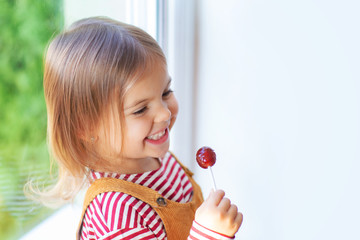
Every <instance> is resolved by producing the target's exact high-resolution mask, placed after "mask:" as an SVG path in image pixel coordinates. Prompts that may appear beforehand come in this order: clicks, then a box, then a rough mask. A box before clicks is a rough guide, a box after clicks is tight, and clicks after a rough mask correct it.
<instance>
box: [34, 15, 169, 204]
mask: <svg viewBox="0 0 360 240" xmlns="http://www.w3.org/2000/svg"><path fill="white" fill-rule="evenodd" d="M154 59H156V60H161V61H162V62H163V63H165V64H166V60H165V56H164V54H163V52H162V50H161V48H160V47H159V45H158V44H157V42H156V41H155V40H154V39H153V38H152V37H151V36H150V35H149V34H147V33H146V32H144V31H143V30H141V29H139V28H137V27H134V26H131V25H128V24H124V23H120V22H117V21H115V20H112V19H108V18H100V17H95V18H87V19H83V20H80V21H78V22H75V23H74V24H73V25H71V26H70V28H69V29H68V30H66V31H64V32H63V33H61V34H59V35H58V36H56V37H55V38H54V39H53V40H52V41H51V42H50V44H49V46H48V49H47V53H46V56H45V68H44V93H45V101H46V106H47V116H48V130H47V131H48V145H49V151H50V153H51V157H52V159H54V160H55V161H56V163H57V164H58V170H59V175H58V179H57V183H56V184H55V185H54V186H52V187H51V188H50V189H48V190H47V191H44V192H41V193H39V192H38V193H39V194H40V196H41V199H42V201H43V202H45V204H46V203H56V202H59V201H57V200H58V199H61V200H62V201H65V202H67V201H69V200H72V199H73V198H74V197H75V196H76V194H77V193H78V191H79V190H80V189H81V188H82V187H83V186H84V183H85V182H87V181H85V180H86V178H87V177H88V175H89V168H90V167H91V166H92V165H93V164H94V163H96V160H97V159H98V158H99V156H98V154H97V153H96V152H94V151H93V150H92V148H91V142H90V136H89V135H90V134H91V132H92V131H93V130H94V129H95V128H96V127H97V125H98V124H99V122H100V121H101V120H102V117H103V114H104V111H105V110H106V109H108V108H109V106H110V105H112V104H114V103H113V102H114V99H116V103H115V104H116V106H117V109H118V111H119V116H120V118H121V117H122V116H123V113H122V110H123V103H122V99H123V97H124V94H125V93H126V91H127V89H129V88H130V87H131V86H132V84H134V82H135V81H136V79H137V78H138V77H139V76H140V75H141V74H142V73H143V72H144V71H145V69H146V68H149V65H151V64H152V62H153V61H154ZM87 139H88V140H87Z"/></svg>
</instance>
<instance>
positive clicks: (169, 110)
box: [109, 64, 178, 159]
mask: <svg viewBox="0 0 360 240" xmlns="http://www.w3.org/2000/svg"><path fill="white" fill-rule="evenodd" d="M170 83H171V80H170V77H169V74H168V72H167V68H166V67H165V66H164V64H154V66H153V67H152V68H151V69H149V70H147V71H146V72H145V73H144V74H143V75H142V77H141V78H140V79H139V80H137V82H136V83H135V84H134V85H133V86H132V87H131V88H130V89H129V90H128V92H127V93H126V95H125V97H124V130H125V131H124V132H123V133H122V134H120V135H122V137H121V136H119V135H115V134H114V133H112V132H111V131H110V133H109V134H110V137H111V138H112V139H113V140H112V141H110V142H111V144H110V145H112V147H111V148H112V151H115V154H117V153H120V151H121V156H123V158H124V159H141V158H147V157H154V158H159V157H163V156H164V155H165V153H166V152H167V151H168V149H169V143H170V142H169V130H170V129H171V127H172V126H173V124H174V122H175V120H176V116H177V113H178V103H177V100H176V98H175V96H174V94H173V92H172V91H171V89H170ZM113 122H117V121H113ZM111 135H113V136H111ZM119 146H122V149H120V147H119Z"/></svg>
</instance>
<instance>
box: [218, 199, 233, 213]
mask: <svg viewBox="0 0 360 240" xmlns="http://www.w3.org/2000/svg"><path fill="white" fill-rule="evenodd" d="M218 207H219V208H220V209H221V210H222V211H224V212H226V213H227V212H228V211H229V209H230V207H231V201H230V199H228V198H223V199H222V200H221V201H220V203H219V206H218Z"/></svg>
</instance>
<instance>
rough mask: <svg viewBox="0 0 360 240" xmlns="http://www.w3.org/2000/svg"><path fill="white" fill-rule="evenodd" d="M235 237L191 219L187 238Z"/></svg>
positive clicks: (209, 239)
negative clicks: (215, 230)
mask: <svg viewBox="0 0 360 240" xmlns="http://www.w3.org/2000/svg"><path fill="white" fill-rule="evenodd" d="M234 238H235V237H228V236H226V235H223V234H221V233H217V232H214V231H212V230H210V229H208V228H205V227H203V226H202V225H200V224H199V223H197V222H196V221H193V224H192V227H191V230H190V235H189V237H188V240H227V239H234Z"/></svg>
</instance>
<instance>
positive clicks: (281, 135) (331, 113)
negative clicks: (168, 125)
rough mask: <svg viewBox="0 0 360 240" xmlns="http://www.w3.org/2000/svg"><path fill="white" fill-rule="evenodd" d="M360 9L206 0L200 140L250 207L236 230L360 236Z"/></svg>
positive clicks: (280, 235)
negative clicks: (214, 155) (209, 147)
mask: <svg viewBox="0 0 360 240" xmlns="http://www.w3.org/2000/svg"><path fill="white" fill-rule="evenodd" d="M359 9H360V4H359V2H358V1H355V0H344V1H339V0H338V1H335V0H334V1H321V0H311V1H310V0H302V1H286V0H274V1H249V0H242V1H236V0H234V1H231V0H224V1H216V0H200V1H199V4H198V9H197V12H198V16H197V18H198V28H199V32H198V37H199V39H198V53H199V58H198V64H199V69H198V79H197V81H198V82H197V83H196V84H195V86H197V90H196V92H197V98H196V99H197V102H196V106H197V116H196V119H197V120H196V132H195V140H196V142H195V144H196V148H197V147H200V146H202V145H209V146H211V147H213V148H214V149H215V151H216V153H217V155H218V162H217V164H216V165H215V167H214V169H213V170H214V174H215V177H216V180H217V185H218V187H219V188H223V189H225V190H226V191H227V194H228V195H229V196H230V197H231V198H232V199H233V201H234V202H235V203H237V204H238V206H239V207H240V209H241V210H242V212H243V213H244V223H243V226H242V228H241V230H240V232H239V233H238V235H237V239H242V240H257V239H258V240H264V239H267V240H282V239H283V240H289V239H291V240H297V239H299V240H300V239H301V240H304V239H306V240H312V239H314V240H315V239H316V240H319V239H360V232H359V231H358V229H359V226H360V217H359V216H360V206H359V203H360V190H359V183H360V174H359V170H360V161H359V160H360V151H359V145H360V127H359V122H360V99H359V98H360V97H359V93H360V83H359V80H360V72H359V62H360V57H359V56H360V47H359V45H360V44H359V43H360V33H359V22H360V15H359V14H358V12H359ZM194 154H195V153H194ZM195 171H196V175H197V176H198V180H199V182H200V184H201V185H202V187H203V189H204V193H205V194H207V193H208V190H209V188H210V187H211V184H210V181H209V176H208V173H207V172H205V171H204V170H202V169H200V168H198V167H197V168H195Z"/></svg>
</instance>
